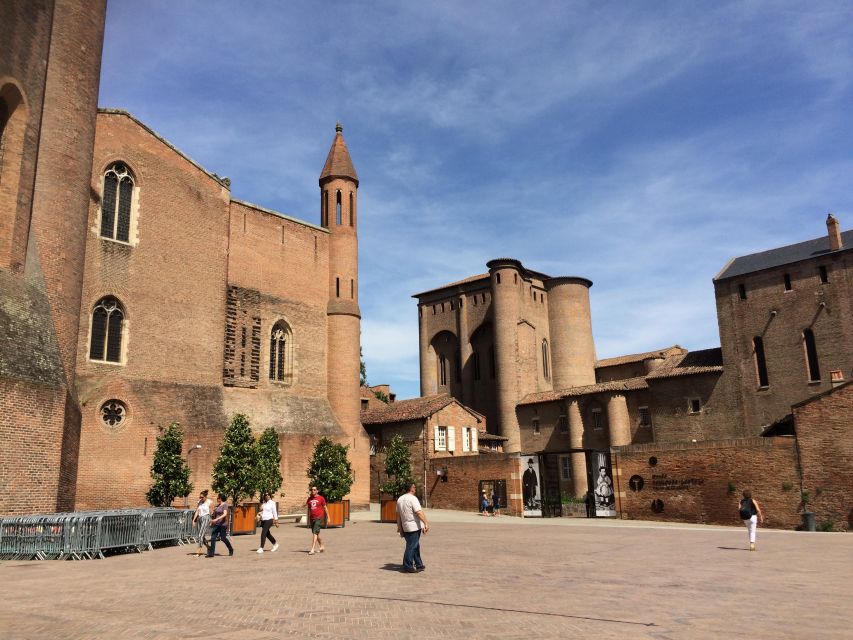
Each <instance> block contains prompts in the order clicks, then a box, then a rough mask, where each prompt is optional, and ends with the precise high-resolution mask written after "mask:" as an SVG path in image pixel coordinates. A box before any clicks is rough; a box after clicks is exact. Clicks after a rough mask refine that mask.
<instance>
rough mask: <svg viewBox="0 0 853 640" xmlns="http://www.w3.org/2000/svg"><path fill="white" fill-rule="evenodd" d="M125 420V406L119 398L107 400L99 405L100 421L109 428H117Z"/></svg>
mask: <svg viewBox="0 0 853 640" xmlns="http://www.w3.org/2000/svg"><path fill="white" fill-rule="evenodd" d="M125 420H127V407H126V406H125V404H124V403H123V402H122V401H121V400H107V401H106V402H105V403H104V404H102V405H101V421H102V422H103V423H104V425H105V426H106V427H108V428H109V429H118V428H119V427H120V426H121V425H123V424H124V421H125Z"/></svg>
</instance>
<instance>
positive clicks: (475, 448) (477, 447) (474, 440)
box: [471, 427, 480, 451]
mask: <svg viewBox="0 0 853 640" xmlns="http://www.w3.org/2000/svg"><path fill="white" fill-rule="evenodd" d="M479 450H480V445H479V443H478V442H477V428H476V427H471V451H479Z"/></svg>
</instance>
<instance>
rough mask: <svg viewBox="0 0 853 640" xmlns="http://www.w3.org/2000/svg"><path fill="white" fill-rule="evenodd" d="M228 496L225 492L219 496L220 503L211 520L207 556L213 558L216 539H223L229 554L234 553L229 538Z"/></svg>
mask: <svg viewBox="0 0 853 640" xmlns="http://www.w3.org/2000/svg"><path fill="white" fill-rule="evenodd" d="M227 499H228V498H227V497H226V496H225V494H224V493H220V494H219V496H218V497H217V500H218V503H217V505H216V509H214V510H213V518H212V519H211V520H210V526H211V534H210V550H209V551H208V552H207V556H205V557H207V558H212V557H213V556H215V555H216V541H217V540H222V542H224V543H225V546H226V547H228V555H229V556H233V555H234V547H232V546H231V541H230V540H228V515H229V509H228V502H226V500H227Z"/></svg>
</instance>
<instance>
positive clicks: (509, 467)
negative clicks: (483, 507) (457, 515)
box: [426, 453, 522, 516]
mask: <svg viewBox="0 0 853 640" xmlns="http://www.w3.org/2000/svg"><path fill="white" fill-rule="evenodd" d="M441 467H447V481H446V482H445V481H442V479H441V478H440V477H439V476H437V475H436V470H437V469H439V468H441ZM481 480H504V481H506V493H507V502H508V504H507V508H506V510H505V513H506V515H514V516H518V515H521V507H522V505H521V476H520V474H519V471H518V456H512V455H509V454H503V453H488V454H485V453H484V454H482V455H477V456H466V457H462V458H453V459H451V458H442V459H440V460H431V461H430V463H429V465H428V468H427V486H426V493H427V500H428V505H429V506H430V507H432V508H433V509H458V510H460V511H472V512H476V511H479V506H480V495H479V483H480V481H481ZM489 500H491V496H489Z"/></svg>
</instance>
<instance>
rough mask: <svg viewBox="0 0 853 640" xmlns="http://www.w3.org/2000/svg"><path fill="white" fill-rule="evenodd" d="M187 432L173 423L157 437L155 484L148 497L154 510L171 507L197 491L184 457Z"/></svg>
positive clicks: (152, 474) (152, 469)
mask: <svg viewBox="0 0 853 640" xmlns="http://www.w3.org/2000/svg"><path fill="white" fill-rule="evenodd" d="M183 447H184V431H183V429H181V425H179V424H178V423H177V422H173V423H172V424H170V425H169V426H168V427H166V430H165V431H163V433H161V434H160V435H159V436H157V448H156V449H155V450H154V461H153V462H152V463H151V478H152V479H153V480H154V484H152V485H151V488H150V489H149V490H148V493H146V494H145V498H146V499H147V500H148V504H150V505H151V506H152V507H168V506H170V505H171V504H172V502H173V501H174V500H175V498H177V497H182V498H186V497H187V496H188V495H189V494H190V492H191V491H192V490H193V485H192V483H191V482H190V468H189V467H188V466H187V463H186V460H184V457H183V455H182V453H181V452H182V450H183Z"/></svg>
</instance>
